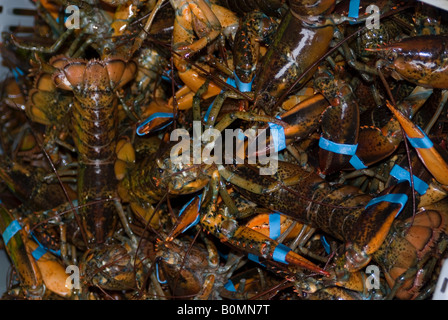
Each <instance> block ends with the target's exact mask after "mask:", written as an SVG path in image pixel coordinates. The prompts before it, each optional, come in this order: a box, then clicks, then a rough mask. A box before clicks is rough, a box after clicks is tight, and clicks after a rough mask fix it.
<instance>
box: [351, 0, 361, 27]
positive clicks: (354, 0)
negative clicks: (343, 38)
mask: <svg viewBox="0 0 448 320" xmlns="http://www.w3.org/2000/svg"><path fill="white" fill-rule="evenodd" d="M360 2H361V0H350V6H349V8H348V16H349V18H358V16H359V5H360ZM356 23H357V22H352V21H350V24H356Z"/></svg>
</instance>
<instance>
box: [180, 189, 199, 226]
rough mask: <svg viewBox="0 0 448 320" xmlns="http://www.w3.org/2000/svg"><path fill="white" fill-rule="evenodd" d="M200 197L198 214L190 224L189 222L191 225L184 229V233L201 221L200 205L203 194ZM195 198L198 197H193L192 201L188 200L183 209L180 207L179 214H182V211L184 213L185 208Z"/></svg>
mask: <svg viewBox="0 0 448 320" xmlns="http://www.w3.org/2000/svg"><path fill="white" fill-rule="evenodd" d="M198 197H199V204H198V215H197V216H196V219H195V220H194V221H193V222H192V223H190V224H189V225H188V226H187V227H186V228H185V229H184V230H183V231H182V233H184V232H185V231H187V230H188V229H190V228H191V227H193V226H195V225H197V224H198V223H199V221H200V215H199V207H200V205H201V199H202V194H201V195H199V196H198ZM195 198H196V197H193V198H192V199H191V200H190V201H188V202H187V204H185V205H184V206H183V207H182V209H180V211H179V216H181V215H182V213H184V211H185V209H186V208H187V207H188V206H189V205H190V203H192V202H193V200H194V199H195Z"/></svg>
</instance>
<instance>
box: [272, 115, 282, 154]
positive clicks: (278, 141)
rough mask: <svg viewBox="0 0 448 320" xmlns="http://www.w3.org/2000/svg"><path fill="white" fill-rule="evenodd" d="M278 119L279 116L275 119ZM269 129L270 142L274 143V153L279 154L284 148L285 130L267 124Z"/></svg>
mask: <svg viewBox="0 0 448 320" xmlns="http://www.w3.org/2000/svg"><path fill="white" fill-rule="evenodd" d="M276 118H277V119H280V117H279V116H277V117H276ZM268 125H269V129H270V130H271V136H272V140H273V142H274V151H275V152H279V151H282V150H283V149H285V148H286V137H285V130H284V129H283V127H282V126H281V125H279V124H276V123H272V122H269V123H268Z"/></svg>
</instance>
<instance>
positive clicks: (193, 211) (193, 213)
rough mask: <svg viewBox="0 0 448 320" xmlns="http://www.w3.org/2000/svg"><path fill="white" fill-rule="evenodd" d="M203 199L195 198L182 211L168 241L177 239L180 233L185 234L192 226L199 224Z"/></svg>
mask: <svg viewBox="0 0 448 320" xmlns="http://www.w3.org/2000/svg"><path fill="white" fill-rule="evenodd" d="M200 204H201V197H200V196H198V197H194V198H193V199H192V200H191V201H190V202H188V203H187V204H186V205H185V206H184V207H183V208H182V209H181V211H180V217H179V221H178V222H177V224H176V225H175V226H174V229H173V230H172V231H171V233H170V235H169V236H168V239H167V240H166V241H169V240H172V239H174V238H176V237H177V236H178V235H179V234H180V233H182V232H184V231H185V230H187V229H188V228H190V227H191V226H193V225H195V224H196V223H198V222H199V205H200Z"/></svg>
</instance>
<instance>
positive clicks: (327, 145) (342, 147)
mask: <svg viewBox="0 0 448 320" xmlns="http://www.w3.org/2000/svg"><path fill="white" fill-rule="evenodd" d="M319 147H320V148H321V149H324V150H327V151H330V152H334V153H338V154H343V155H347V156H352V157H351V159H350V161H349V162H350V164H351V165H352V166H353V168H355V169H356V170H361V169H365V168H367V167H366V166H365V165H364V163H363V162H362V161H361V159H359V158H358V156H357V155H356V150H357V149H358V144H343V143H336V142H333V141H330V140H328V139H325V138H324V137H322V136H321V137H320V139H319Z"/></svg>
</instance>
